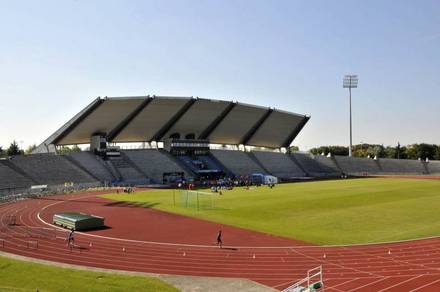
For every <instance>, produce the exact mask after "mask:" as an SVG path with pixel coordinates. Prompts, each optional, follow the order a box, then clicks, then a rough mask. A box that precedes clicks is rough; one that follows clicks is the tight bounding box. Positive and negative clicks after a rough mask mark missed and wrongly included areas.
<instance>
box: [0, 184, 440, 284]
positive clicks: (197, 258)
mask: <svg viewBox="0 0 440 292" xmlns="http://www.w3.org/2000/svg"><path fill="white" fill-rule="evenodd" d="M97 194H98V193H96V192H95V193H80V194H75V195H63V196H53V197H44V198H39V199H28V200H22V201H17V202H14V203H8V204H4V205H0V250H1V251H4V252H9V253H13V254H18V255H23V256H27V257H33V258H38V259H44V260H49V261H54V262H62V263H69V264H75V265H83V266H91V267H100V268H108V269H116V270H127V271H139V272H148V273H158V274H176V275H194V276H215V277H230V278H231V277H233V278H248V279H251V280H254V281H257V282H259V283H262V284H265V285H268V286H271V287H273V288H276V289H283V288H285V287H287V286H289V285H290V284H292V282H294V281H296V280H299V279H301V278H303V277H304V275H305V272H306V271H307V270H308V269H310V268H314V267H316V266H319V265H322V266H323V274H324V284H325V290H326V291H440V238H431V239H423V240H415V241H406V242H400V243H390V244H377V245H358V246H335V247H325V246H315V245H307V244H306V243H302V242H299V241H294V240H289V239H284V238H279V237H274V236H270V235H266V234H263V233H258V232H252V231H248V230H244V229H239V228H234V227H230V226H219V224H216V223H211V222H207V221H202V220H197V219H193V218H187V217H183V216H179V215H173V214H169V213H164V212H160V211H156V210H153V209H145V208H140V207H133V206H127V205H123V204H122V205H121V204H114V203H111V202H110V201H108V200H105V199H101V198H97V197H96V195H97ZM115 208H116V209H115ZM72 209H73V210H79V211H81V210H82V211H86V212H89V213H92V214H96V215H105V216H106V223H107V224H108V222H111V224H108V225H110V226H112V228H109V229H103V230H99V231H94V232H91V233H78V234H77V235H76V245H77V246H76V248H74V249H72V250H70V249H69V248H67V247H66V242H65V237H66V232H65V231H62V230H57V229H55V228H54V227H53V226H51V225H50V224H48V223H45V222H44V221H48V222H50V218H51V215H52V214H53V212H56V211H59V210H72ZM105 210H109V211H107V213H106V214H102V212H104V213H105ZM110 211H111V212H110ZM108 212H110V213H111V214H110V213H108ZM124 214H126V215H124ZM127 214H128V215H127ZM142 214H147V215H146V217H144V216H143V215H142ZM10 215H14V216H15V218H16V224H15V225H9V224H8V223H11V222H8V220H9V219H8V218H10V217H9V216H10ZM165 217H167V218H168V219H169V218H171V219H170V220H171V221H173V220H175V222H177V221H180V220H188V222H185V223H184V227H185V228H186V229H185V228H184V227H182V226H179V225H178V224H177V223H175V224H174V225H173V224H168V225H169V226H168V229H167V227H166V225H161V224H159V222H160V221H163V220H165V219H164V218H165ZM123 218H126V219H127V220H122V219H123ZM130 220H134V221H132V223H133V222H134V223H136V224H131V225H134V226H135V227H134V228H132V229H130V228H128V229H127V228H125V229H126V230H121V227H122V225H121V224H125V223H124V222H125V221H130ZM146 220H147V221H148V224H150V226H149V228H148V230H150V232H148V233H146V232H145V224H147V223H146V222H145V221H146ZM176 220H177V221H176ZM122 221H124V222H122ZM165 221H166V220H165ZM148 224H147V225H148ZM192 224H195V225H196V226H205V227H203V228H204V229H203V230H205V231H203V230H201V229H199V230H197V232H191V231H190V228H188V226H191V225H192ZM139 226H144V227H143V230H144V232H139V230H137V229H136V228H140V227H139ZM219 227H221V228H222V229H223V230H225V234H227V235H225V239H227V242H228V244H232V245H233V246H225V248H223V249H219V248H217V247H215V245H214V244H213V243H211V242H210V241H213V240H212V237H213V236H214V237H215V231H216V230H217V229H218V228H219ZM213 232H214V235H212V233H213ZM182 235H183V236H182ZM185 236H187V237H185Z"/></svg>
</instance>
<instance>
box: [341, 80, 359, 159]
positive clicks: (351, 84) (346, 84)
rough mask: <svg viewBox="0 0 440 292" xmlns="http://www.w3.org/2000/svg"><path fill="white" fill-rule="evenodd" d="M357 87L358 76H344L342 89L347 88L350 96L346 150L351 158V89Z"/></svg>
mask: <svg viewBox="0 0 440 292" xmlns="http://www.w3.org/2000/svg"><path fill="white" fill-rule="evenodd" d="M357 86H358V76H357V75H345V76H344V82H343V84H342V87H343V88H348V92H349V94H350V148H348V156H350V157H351V148H352V146H353V131H352V125H351V89H352V88H357Z"/></svg>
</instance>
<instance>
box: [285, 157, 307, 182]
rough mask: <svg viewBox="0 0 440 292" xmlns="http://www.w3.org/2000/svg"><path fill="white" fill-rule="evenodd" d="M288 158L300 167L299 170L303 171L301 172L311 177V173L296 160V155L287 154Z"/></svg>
mask: <svg viewBox="0 0 440 292" xmlns="http://www.w3.org/2000/svg"><path fill="white" fill-rule="evenodd" d="M286 156H287V157H288V158H289V159H290V160H291V161H292V162H293V163H294V164H295V165H296V166H298V167H299V169H301V171H302V172H303V173H304V175H305V176H307V177H310V176H311V175H310V173H308V171H307V170H306V169H305V168H304V167H303V166H302V165H301V164H300V163H299V161H298V160H297V159H296V157H295V156H294V155H291V154H289V153H287V154H286Z"/></svg>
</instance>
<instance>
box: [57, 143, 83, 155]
mask: <svg viewBox="0 0 440 292" xmlns="http://www.w3.org/2000/svg"><path fill="white" fill-rule="evenodd" d="M57 152H58V154H67V153H72V152H81V148H79V147H78V145H73V146H72V147H69V146H61V147H60V148H58V149H57Z"/></svg>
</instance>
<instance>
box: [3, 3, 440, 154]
mask: <svg viewBox="0 0 440 292" xmlns="http://www.w3.org/2000/svg"><path fill="white" fill-rule="evenodd" d="M0 38H1V40H0V66H1V68H0V125H1V131H0V145H3V147H7V146H8V144H9V143H10V142H11V141H12V140H13V139H15V140H17V141H23V146H26V145H29V144H32V143H37V144H38V143H40V142H41V141H43V140H44V139H45V138H46V137H48V136H49V135H50V134H51V133H52V132H53V131H55V130H56V129H57V128H58V127H60V126H61V125H62V124H63V123H64V122H66V121H67V120H68V119H69V118H71V117H72V116H73V115H74V114H76V113H77V112H78V111H79V110H81V109H82V108H83V107H85V106H86V105H87V104H88V103H90V102H91V100H92V99H94V98H96V97H97V96H131V95H146V94H156V95H176V96H199V97H205V98H216V99H226V100H238V101H241V102H247V103H253V104H258V105H263V106H273V107H276V108H280V109H284V110H289V111H293V112H298V113H302V114H309V115H311V116H312V118H311V120H310V121H309V123H308V124H307V125H306V127H305V128H304V129H303V131H302V132H301V133H300V135H299V136H298V138H297V140H296V141H295V142H294V144H295V145H299V146H300V148H301V150H306V149H308V148H311V147H314V146H318V145H328V144H339V145H347V144H348V134H349V132H348V92H347V91H346V90H344V89H343V88H342V78H343V76H344V74H348V73H354V74H358V75H359V88H358V89H355V90H354V91H353V127H354V128H353V131H354V133H353V136H354V137H353V140H354V143H359V142H361V141H362V142H370V143H380V144H384V145H395V144H397V142H398V141H400V143H401V144H409V143H417V142H428V143H436V144H440V139H439V136H438V125H439V124H440V95H439V92H440V82H439V78H440V53H439V52H440V1H423V0H422V1H353V0H351V1H226V0H223V1H196V0H192V1H190V0H187V1H122V0H121V1H108V0H107V1H85V0H77V1H1V0H0Z"/></svg>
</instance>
